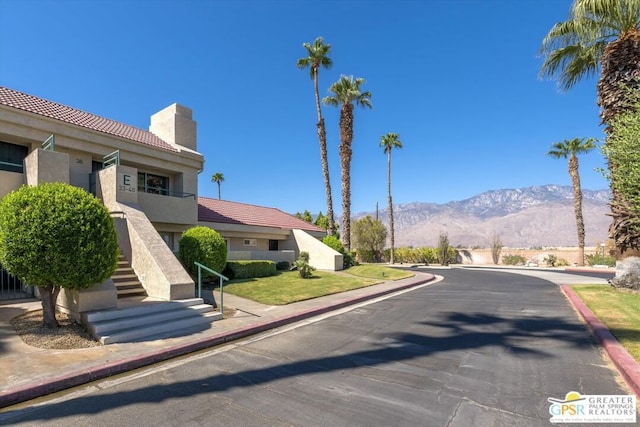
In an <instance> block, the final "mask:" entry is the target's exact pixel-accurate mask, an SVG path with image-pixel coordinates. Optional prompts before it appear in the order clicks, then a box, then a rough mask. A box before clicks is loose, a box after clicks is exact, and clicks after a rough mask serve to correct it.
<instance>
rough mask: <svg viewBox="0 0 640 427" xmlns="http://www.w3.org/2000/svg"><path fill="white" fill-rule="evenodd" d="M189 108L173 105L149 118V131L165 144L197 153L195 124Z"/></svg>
mask: <svg viewBox="0 0 640 427" xmlns="http://www.w3.org/2000/svg"><path fill="white" fill-rule="evenodd" d="M191 117H192V112H191V109H190V108H187V107H185V106H182V105H180V104H173V105H170V106H168V107H167V108H165V109H164V110H160V111H158V112H157V113H155V114H154V115H152V116H151V125H150V126H149V131H150V132H151V133H154V134H156V135H158V136H159V137H160V138H162V139H163V140H165V141H166V142H168V143H170V144H173V145H181V146H183V147H187V148H190V149H191V150H194V151H197V148H196V122H194V121H193V119H192V118H191Z"/></svg>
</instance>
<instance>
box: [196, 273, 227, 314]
mask: <svg viewBox="0 0 640 427" xmlns="http://www.w3.org/2000/svg"><path fill="white" fill-rule="evenodd" d="M193 263H194V264H195V265H196V266H197V267H198V298H202V269H205V270H206V271H208V272H209V273H211V274H215V275H216V276H218V277H219V278H220V313H222V314H223V315H224V311H223V308H224V281H225V280H227V281H228V280H229V278H228V277H225V276H223V275H222V274H220V273H218V272H217V271H214V270H212V269H210V268H209V267H207V266H206V265H202V264H200V263H199V262H198V261H194V262H193Z"/></svg>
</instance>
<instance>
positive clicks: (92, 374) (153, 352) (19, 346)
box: [0, 273, 435, 408]
mask: <svg viewBox="0 0 640 427" xmlns="http://www.w3.org/2000/svg"><path fill="white" fill-rule="evenodd" d="M434 279H435V277H434V276H433V275H431V274H427V273H416V276H414V277H411V278H408V279H402V280H397V281H387V282H384V283H381V284H379V285H374V286H369V287H365V288H360V289H355V290H352V291H348V292H343V293H340V294H334V295H328V296H325V297H320V298H314V299H311V300H307V301H300V302H297V303H293V304H287V305H282V306H268V305H263V304H259V303H256V302H253V301H250V300H247V299H244V298H239V297H236V296H234V295H230V294H225V295H224V305H225V307H231V308H234V309H236V310H237V311H236V314H235V315H234V316H233V317H231V318H228V319H224V320H219V321H216V322H213V323H212V325H211V327H210V328H208V329H207V330H204V331H201V332H198V333H195V334H191V335H186V336H182V337H176V338H168V339H161V340H155V341H139V342H132V343H123V344H109V345H105V346H99V347H92V348H85V349H76V350H48V349H40V348H35V347H31V346H29V345H27V344H25V343H24V342H23V341H22V339H21V338H20V337H19V336H18V335H17V333H16V331H15V330H14V329H13V327H12V326H11V325H10V323H9V320H11V319H12V318H13V317H15V316H18V315H20V314H23V313H26V312H28V311H31V310H37V309H39V308H41V303H40V301H35V300H22V301H19V302H15V303H11V304H3V305H0V372H1V373H2V375H0V408H3V407H6V406H10V405H13V404H16V403H19V402H24V401H27V400H30V399H34V398H37V397H41V396H45V395H47V394H50V393H54V392H57V391H61V390H65V389H68V388H71V387H74V386H78V385H81V384H85V383H88V382H91V381H94V380H98V379H101V378H106V377H108V376H111V375H115V374H119V373H122V372H126V371H130V370H132V369H136V368H140V367H143V366H146V365H150V364H153V363H156V362H160V361H163V360H167V359H170V358H173V357H177V356H181V355H184V354H188V353H191V352H194V351H198V350H202V349H205V348H209V347H213V346H216V345H220V344H224V343H227V342H230V341H233V340H237V339H240V338H243V337H246V336H249V335H253V334H256V333H259V332H263V331H266V330H269V329H273V328H277V327H279V326H283V325H286V324H289V323H293V322H297V321H300V320H303V319H307V318H310V317H313V316H317V315H321V314H325V313H328V312H330V311H333V310H338V309H341V308H345V307H348V306H351V305H354V304H358V303H360V302H364V301H367V300H372V299H375V298H377V297H380V296H384V295H389V294H392V293H395V292H399V291H403V290H406V289H410V288H414V287H417V286H420V285H424V284H427V283H429V282H431V281H433V280H434Z"/></svg>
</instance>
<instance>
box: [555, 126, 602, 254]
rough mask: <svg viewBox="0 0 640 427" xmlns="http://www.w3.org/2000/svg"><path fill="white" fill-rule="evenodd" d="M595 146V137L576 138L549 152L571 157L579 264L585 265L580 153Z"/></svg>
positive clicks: (559, 143)
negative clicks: (579, 166)
mask: <svg viewBox="0 0 640 427" xmlns="http://www.w3.org/2000/svg"><path fill="white" fill-rule="evenodd" d="M594 148H596V140H595V139H594V138H588V139H587V138H574V139H565V140H564V141H562V142H556V143H555V144H553V146H552V148H551V150H549V152H548V153H547V154H548V155H549V156H551V157H555V158H556V159H566V158H567V157H568V158H569V176H571V182H572V184H573V198H574V202H573V203H574V204H573V210H574V212H575V215H576V226H577V228H578V265H579V266H583V265H584V219H583V217H582V189H581V188H580V173H579V172H578V154H587V153H588V152H589V151H591V150H593V149H594Z"/></svg>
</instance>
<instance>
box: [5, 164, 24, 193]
mask: <svg viewBox="0 0 640 427" xmlns="http://www.w3.org/2000/svg"><path fill="white" fill-rule="evenodd" d="M22 184H25V175H24V174H23V173H18V172H7V171H0V199H1V198H3V197H4V196H5V195H7V194H8V193H10V192H11V191H14V190H17V189H18V188H20V186H21V185H22Z"/></svg>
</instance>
